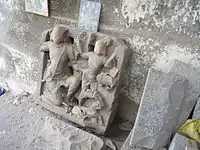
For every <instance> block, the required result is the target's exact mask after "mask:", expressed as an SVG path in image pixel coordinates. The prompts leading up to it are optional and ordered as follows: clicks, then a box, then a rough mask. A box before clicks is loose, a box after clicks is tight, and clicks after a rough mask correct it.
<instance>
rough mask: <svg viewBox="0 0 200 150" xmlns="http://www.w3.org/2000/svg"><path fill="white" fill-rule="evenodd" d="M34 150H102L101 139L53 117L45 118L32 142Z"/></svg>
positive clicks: (102, 143)
mask: <svg viewBox="0 0 200 150" xmlns="http://www.w3.org/2000/svg"><path fill="white" fill-rule="evenodd" d="M34 145H35V148H36V149H48V150H50V149H52V150H53V149H57V150H58V149H59V150H102V149H103V146H104V142H103V140H102V139H101V138H99V137H97V136H95V135H93V134H90V133H88V132H85V131H83V130H81V129H79V128H76V127H74V126H71V125H69V124H66V123H65V122H63V121H62V120H60V119H57V118H55V117H46V118H45V122H44V126H43V128H42V130H40V131H39V132H38V136H37V138H36V139H35V140H34Z"/></svg>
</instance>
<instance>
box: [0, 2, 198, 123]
mask: <svg viewBox="0 0 200 150" xmlns="http://www.w3.org/2000/svg"><path fill="white" fill-rule="evenodd" d="M96 1H98V2H101V3H102V4H103V9H102V12H101V18H100V27H99V31H100V32H103V33H105V34H111V35H114V36H118V37H122V38H124V40H125V41H126V43H127V44H128V45H129V46H130V48H131V49H132V55H131V57H130V60H129V63H128V65H127V68H126V70H125V74H124V81H123V86H122V89H121V93H122V94H121V97H122V98H121V99H122V100H123V101H122V100H120V103H121V106H122V107H121V109H120V110H119V112H124V110H127V109H128V110H129V111H128V112H127V113H126V114H125V113H120V115H121V116H122V117H124V118H126V119H129V120H134V115H135V114H134V113H133V112H134V110H135V106H134V104H139V102H140V97H141V94H142V91H143V87H144V83H145V79H146V75H147V71H148V69H149V68H150V67H152V66H154V67H157V68H161V69H162V68H163V67H165V66H166V62H168V61H169V60H170V59H174V58H176V59H179V60H182V61H185V62H188V63H191V64H193V65H194V66H195V67H200V63H199V60H200V55H199V54H200V52H199V49H200V42H199V38H200V18H199V17H200V1H199V0H121V1H120V0H96ZM79 5H80V0H59V1H58V0H49V6H50V17H43V16H38V15H35V14H31V13H28V12H25V7H24V1H23V0H0V33H1V34H0V44H1V46H0V52H2V53H3V49H4V53H6V56H8V57H6V58H9V59H7V61H12V65H13V66H14V67H13V68H15V69H16V70H18V72H17V73H15V74H16V75H17V76H18V77H21V78H20V79H21V80H23V78H24V80H26V82H27V83H28V82H29V81H30V82H31V83H32V84H34V85H35V82H34V81H36V80H37V75H38V73H37V69H36V68H37V67H38V66H37V65H38V61H39V52H38V47H39V45H40V42H39V40H40V34H41V32H42V31H43V30H44V29H46V28H49V27H52V26H53V25H55V24H60V23H63V24H66V25H70V26H73V27H76V25H77V19H78V12H79ZM5 51H9V52H5ZM15 53H19V54H20V56H27V57H25V58H24V59H25V60H24V59H23V58H18V59H17V60H16V59H15V58H16V57H15V56H16V55H14V54H15ZM0 54H1V53H0ZM4 55H5V54H4ZM1 57H2V55H1V56H0V63H1V61H2V60H1ZM24 61H27V62H29V63H27V65H28V67H27V66H26V63H23V62H24ZM2 62H3V61H2ZM36 62H37V63H36ZM20 65H21V66H20ZM19 66H20V67H19ZM26 67H27V68H26ZM2 68H3V69H4V70H6V69H5V68H6V66H5V65H1V64H0V71H1V70H3V69H2ZM25 68H26V69H25ZM11 70H12V69H11ZM31 70H32V71H31ZM14 72H15V71H14Z"/></svg>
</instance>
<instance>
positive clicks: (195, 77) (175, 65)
mask: <svg viewBox="0 0 200 150" xmlns="http://www.w3.org/2000/svg"><path fill="white" fill-rule="evenodd" d="M168 73H174V74H177V75H180V76H182V77H185V78H187V79H188V80H189V89H188V91H187V95H188V96H187V100H186V101H185V103H184V107H181V110H180V112H179V117H178V120H177V128H175V131H174V133H176V130H178V127H179V126H180V125H182V124H183V123H185V118H188V117H189V115H190V113H191V111H192V110H193V108H194V105H195V103H196V101H197V99H198V97H199V94H200V74H199V73H200V70H199V69H198V68H194V67H193V66H192V65H191V64H187V63H185V62H182V61H179V60H176V59H174V60H172V62H171V63H170V65H169V68H168Z"/></svg>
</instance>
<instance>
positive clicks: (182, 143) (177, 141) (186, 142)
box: [169, 133, 199, 150]
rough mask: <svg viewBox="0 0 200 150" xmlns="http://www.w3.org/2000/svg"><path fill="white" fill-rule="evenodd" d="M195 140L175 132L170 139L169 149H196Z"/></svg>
mask: <svg viewBox="0 0 200 150" xmlns="http://www.w3.org/2000/svg"><path fill="white" fill-rule="evenodd" d="M198 149H199V148H198V145H197V142H196V141H194V140H192V139H189V138H187V137H184V136H182V135H180V134H178V133H177V134H176V135H175V136H174V138H173V140H172V141H171V144H170V146H169V150H198Z"/></svg>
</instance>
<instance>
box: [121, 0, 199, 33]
mask: <svg viewBox="0 0 200 150" xmlns="http://www.w3.org/2000/svg"><path fill="white" fill-rule="evenodd" d="M122 15H123V16H124V18H125V19H126V20H127V26H128V27H129V26H131V25H132V24H133V23H142V24H145V25H146V27H143V28H149V26H150V27H151V26H156V27H157V28H159V29H163V28H167V29H177V30H176V32H178V33H181V32H186V30H185V29H184V28H187V30H191V29H190V28H191V25H192V24H197V22H199V21H200V1H198V2H197V3H195V1H193V0H185V1H182V0H170V1H162V0H123V1H122ZM180 26H181V27H180ZM197 30H198V29H197Z"/></svg>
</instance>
